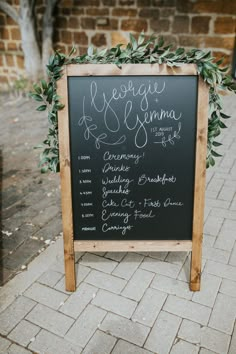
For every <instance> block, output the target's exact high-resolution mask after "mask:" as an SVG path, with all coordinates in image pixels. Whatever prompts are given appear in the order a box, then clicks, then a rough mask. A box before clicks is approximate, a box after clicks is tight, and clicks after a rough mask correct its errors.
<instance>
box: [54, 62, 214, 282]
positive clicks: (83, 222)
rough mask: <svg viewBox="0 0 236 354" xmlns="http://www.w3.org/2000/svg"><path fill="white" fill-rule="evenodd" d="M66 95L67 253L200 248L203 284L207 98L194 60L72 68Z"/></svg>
mask: <svg viewBox="0 0 236 354" xmlns="http://www.w3.org/2000/svg"><path fill="white" fill-rule="evenodd" d="M59 94H60V96H62V97H65V96H66V99H65V109H64V110H63V111H62V112H61V113H60V115H59V142H60V155H61V156H60V164H61V180H62V212H63V232H64V241H65V255H66V256H67V254H68V258H69V259H71V258H73V254H74V249H75V250H80V251H91V250H98V251H99V250H102V251H104V250H105V251H112V250H114V251H119V250H120V251H124V250H126V251H128V250H133V251H135V250H137V249H139V250H140V249H141V250H148V251H157V250H166V251H168V250H174V251H178V250H191V251H192V255H193V256H194V245H195V249H196V252H195V253H196V262H195V261H194V257H193V262H194V263H196V264H195V270H194V271H193V273H194V274H195V275H192V278H191V281H192V284H193V285H192V288H193V289H194V287H195V288H197V287H198V285H197V284H199V282H200V280H199V268H200V266H201V265H200V264H199V262H200V261H199V259H200V258H201V237H202V227H203V206H204V205H203V201H204V181H205V180H204V176H205V157H206V132H207V108H206V107H208V102H207V98H208V95H207V89H206V87H205V85H204V83H203V82H202V80H201V79H200V78H199V77H198V75H197V74H196V68H195V66H194V65H186V64H185V65H183V67H181V68H175V69H170V68H168V67H166V66H164V65H161V66H160V65H157V64H154V65H149V64H148V65H147V64H145V65H144V64H127V65H124V66H123V67H122V69H119V68H117V67H116V66H115V65H91V64H90V65H85V64H83V65H71V66H68V67H67V68H66V72H65V75H64V78H63V79H62V80H61V83H60V84H59ZM66 265H68V260H67V261H66ZM70 269H71V267H70ZM196 276H197V278H196ZM194 277H195V278H194ZM68 282H70V280H68ZM70 288H71V286H70Z"/></svg>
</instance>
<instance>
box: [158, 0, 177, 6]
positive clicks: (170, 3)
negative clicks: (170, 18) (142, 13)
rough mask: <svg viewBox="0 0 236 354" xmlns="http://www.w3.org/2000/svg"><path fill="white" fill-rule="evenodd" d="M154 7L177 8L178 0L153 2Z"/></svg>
mask: <svg viewBox="0 0 236 354" xmlns="http://www.w3.org/2000/svg"><path fill="white" fill-rule="evenodd" d="M152 6H158V7H162V6H165V7H175V6H176V0H152Z"/></svg>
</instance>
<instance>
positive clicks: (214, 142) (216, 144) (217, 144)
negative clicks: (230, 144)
mask: <svg viewBox="0 0 236 354" xmlns="http://www.w3.org/2000/svg"><path fill="white" fill-rule="evenodd" d="M212 145H214V146H215V147H218V146H221V145H222V144H221V143H218V141H213V143H212Z"/></svg>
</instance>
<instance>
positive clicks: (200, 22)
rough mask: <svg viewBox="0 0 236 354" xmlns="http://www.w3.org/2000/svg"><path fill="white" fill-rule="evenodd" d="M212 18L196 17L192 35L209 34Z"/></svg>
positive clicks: (193, 22) (193, 20) (193, 21)
mask: <svg viewBox="0 0 236 354" xmlns="http://www.w3.org/2000/svg"><path fill="white" fill-rule="evenodd" d="M210 20H211V17H210V16H195V17H193V18H192V26H191V32H192V33H208V31H209V23H210Z"/></svg>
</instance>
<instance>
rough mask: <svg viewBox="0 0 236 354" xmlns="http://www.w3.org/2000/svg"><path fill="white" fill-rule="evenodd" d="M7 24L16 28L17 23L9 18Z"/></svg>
mask: <svg viewBox="0 0 236 354" xmlns="http://www.w3.org/2000/svg"><path fill="white" fill-rule="evenodd" d="M6 24H7V25H9V26H15V25H16V24H17V23H16V21H14V20H13V19H12V18H11V17H9V16H7V21H6Z"/></svg>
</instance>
